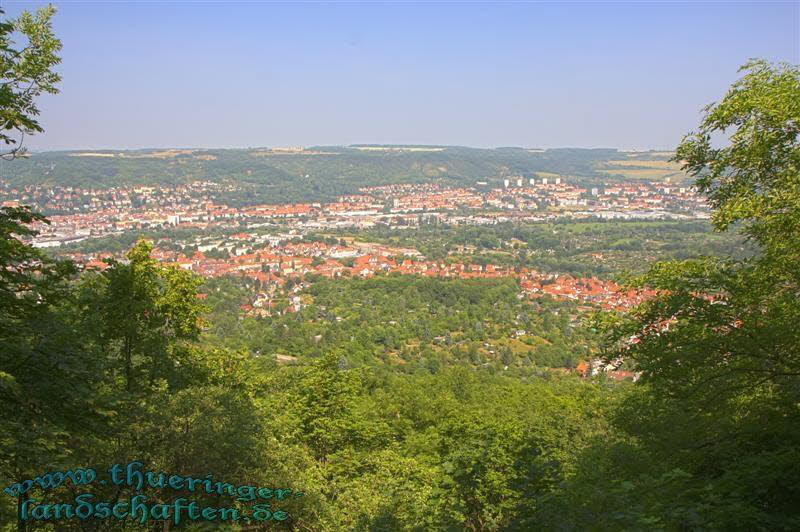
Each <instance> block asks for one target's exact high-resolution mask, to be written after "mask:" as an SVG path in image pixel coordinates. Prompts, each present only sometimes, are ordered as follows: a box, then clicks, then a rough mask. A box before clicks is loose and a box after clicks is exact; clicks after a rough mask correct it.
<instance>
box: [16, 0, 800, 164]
mask: <svg viewBox="0 0 800 532" xmlns="http://www.w3.org/2000/svg"><path fill="white" fill-rule="evenodd" d="M54 3H55V5H56V6H57V7H58V9H59V12H58V14H57V15H56V18H55V23H54V26H55V30H56V32H57V34H58V35H59V37H60V38H61V40H62V41H63V43H64V50H63V53H62V57H63V62H62V64H61V65H60V66H59V70H60V72H61V73H62V75H63V78H64V79H63V82H62V84H61V94H58V95H56V96H46V97H43V98H42V100H41V108H42V115H41V121H42V124H43V125H44V126H45V129H46V132H45V133H44V134H42V135H40V136H38V137H36V138H32V139H30V141H29V144H28V145H29V146H30V147H31V148H33V149H71V148H138V147H248V146H296V145H306V146H308V145H319V144H328V145H331V144H337V145H338V144H351V143H387V144H404V143H415V144H450V145H467V146H480V147H492V146H525V147H556V146H582V147H619V148H659V149H661V148H672V147H674V146H675V145H676V144H677V143H678V141H679V140H680V138H681V136H682V135H683V134H684V133H686V132H687V131H688V130H690V129H691V128H693V127H694V126H696V124H697V123H698V122H699V119H700V111H701V109H702V107H703V106H704V105H705V104H707V103H710V102H712V101H715V100H718V99H719V98H720V97H721V96H722V95H723V94H724V92H725V90H726V88H727V87H728V86H729V85H730V83H731V82H732V81H734V80H735V79H736V77H737V68H738V67H739V66H740V65H741V64H742V63H743V62H745V61H746V60H747V59H748V58H750V57H762V58H766V59H769V60H772V61H789V62H793V63H798V62H800V58H799V57H798V54H799V53H800V51H799V50H798V49H799V48H800V42H799V41H798V32H800V11H799V10H798V3H797V2H755V3H748V2H591V3H584V2H562V3H547V2H541V3H539V2H527V3H492V4H488V3H486V4H484V3H474V2H473V3H455V2H449V3H410V2H405V3H401V2H395V3H367V2H359V3H355V2H352V3H295V4H280V3H267V2H262V3H256V2H249V3H236V2H225V3H213V2H126V3H101V2H54ZM2 5H3V6H4V8H5V10H6V14H7V15H10V16H13V15H15V14H16V13H18V12H19V11H20V10H21V9H32V8H35V7H36V6H37V5H43V3H23V2H4V3H3V4H2Z"/></svg>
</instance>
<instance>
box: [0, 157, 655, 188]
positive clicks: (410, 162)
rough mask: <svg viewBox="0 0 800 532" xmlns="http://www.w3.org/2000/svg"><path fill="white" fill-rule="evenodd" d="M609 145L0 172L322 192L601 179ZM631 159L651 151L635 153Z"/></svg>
mask: <svg viewBox="0 0 800 532" xmlns="http://www.w3.org/2000/svg"><path fill="white" fill-rule="evenodd" d="M627 158H628V155H627V154H625V153H621V152H618V151H617V150H616V149H571V148H560V149H549V150H532V149H524V148H498V149H476V148H464V147H444V146H443V147H438V146H402V147H401V146H372V145H359V146H350V147H309V148H283V149H282V148H273V149H268V148H254V149H228V150H218V149H215V150H190V149H187V150H183V149H163V150H162V149H159V150H156V149H153V150H136V151H111V150H95V151H92V150H84V151H71V152H44V153H34V154H31V155H30V156H29V157H27V158H25V159H21V160H16V161H14V162H13V163H9V162H6V161H2V162H0V180H2V181H5V182H7V183H8V184H10V185H13V186H20V185H28V184H45V185H60V186H77V187H83V188H87V187H89V188H107V187H112V186H120V185H130V184H137V185H141V184H177V183H182V182H187V181H194V180H211V181H221V180H228V179H230V180H233V181H235V182H237V183H240V184H243V185H245V186H247V185H251V186H252V188H254V189H256V190H261V191H262V192H263V189H265V188H268V189H270V195H271V196H274V198H275V200H276V201H299V200H312V199H313V200H325V199H329V198H332V197H334V196H336V195H338V194H346V193H352V192H356V191H357V189H358V187H361V186H369V185H381V184H389V183H400V182H420V181H438V182H440V183H442V184H443V185H466V186H473V185H475V184H476V182H477V181H487V182H488V183H489V184H495V185H496V184H498V183H500V182H501V181H502V179H504V178H508V177H523V178H532V177H534V178H535V177H537V176H542V177H546V176H547V175H548V174H557V175H564V176H571V177H573V179H574V180H577V181H582V182H584V183H587V184H588V183H590V182H597V181H601V180H603V179H608V177H609V173H608V172H602V171H600V170H599V169H598V168H599V167H601V166H602V165H604V164H605V163H607V162H608V161H611V160H613V159H627ZM636 158H637V159H642V160H645V159H650V158H652V156H648V154H646V153H645V154H641V155H637V156H636Z"/></svg>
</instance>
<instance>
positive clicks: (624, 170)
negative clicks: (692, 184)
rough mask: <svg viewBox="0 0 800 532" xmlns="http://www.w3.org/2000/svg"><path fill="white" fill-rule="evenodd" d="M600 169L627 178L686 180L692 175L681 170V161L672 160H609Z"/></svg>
mask: <svg viewBox="0 0 800 532" xmlns="http://www.w3.org/2000/svg"><path fill="white" fill-rule="evenodd" d="M598 170H600V171H601V172H604V173H606V174H609V175H621V176H624V177H625V178H627V179H646V180H653V181H663V180H666V179H669V180H670V181H672V182H678V183H680V182H684V181H687V180H689V179H691V177H690V176H689V175H688V174H686V173H685V172H683V171H682V170H681V165H680V163H677V162H672V161H631V160H621V161H608V162H606V163H601V164H599V165H598Z"/></svg>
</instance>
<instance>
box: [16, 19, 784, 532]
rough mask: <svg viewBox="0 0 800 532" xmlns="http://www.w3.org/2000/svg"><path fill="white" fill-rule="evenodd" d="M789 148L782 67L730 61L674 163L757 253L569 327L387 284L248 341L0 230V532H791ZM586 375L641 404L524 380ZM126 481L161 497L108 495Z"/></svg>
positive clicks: (599, 388) (34, 73) (679, 268)
mask: <svg viewBox="0 0 800 532" xmlns="http://www.w3.org/2000/svg"><path fill="white" fill-rule="evenodd" d="M52 13H53V10H52V8H46V9H43V10H40V11H39V12H38V13H37V14H36V15H30V14H25V15H23V16H22V17H21V18H20V19H19V20H15V21H12V22H11V23H6V24H2V25H0V36H5V35H7V34H8V33H9V32H11V31H14V30H17V31H21V32H22V33H23V34H25V35H27V36H28V37H29V39H30V42H31V43H32V44H31V46H30V47H29V48H27V49H26V50H25V51H24V52H19V53H18V52H17V51H16V50H13V49H12V48H11V44H10V43H9V42H8V41H7V40H5V39H0V48H2V50H0V51H2V53H0V58H1V59H2V61H4V62H5V65H6V66H7V67H9V68H7V69H6V70H5V72H7V74H6V75H7V76H12V79H11V80H10V82H9V83H8V84H7V85H4V88H3V90H2V91H0V103H2V105H3V109H4V111H7V112H6V113H5V114H4V115H3V119H4V120H5V124H6V129H5V130H4V131H6V132H9V131H10V132H13V131H24V132H27V133H30V132H37V131H40V130H41V129H42V128H41V126H39V124H38V123H37V122H36V120H35V117H36V116H37V114H38V109H36V107H35V105H34V104H33V97H35V96H37V95H38V94H40V93H42V92H54V89H53V84H54V83H56V82H57V81H58V79H57V77H53V76H52V72H51V70H50V69H51V68H52V66H53V65H55V64H56V63H57V57H56V56H55V55H54V54H55V53H56V52H57V51H58V49H59V47H60V43H58V41H57V40H56V39H55V37H54V36H53V35H52V31H51V28H50V24H49V20H50V17H51V16H52ZM26 54H28V55H26ZM26 58H27V59H26ZM11 67H13V68H11ZM9 72H10V74H8V73H9ZM798 123H800V68H798V67H794V66H790V65H771V64H768V63H766V62H763V61H753V62H751V63H748V64H747V65H746V66H745V67H744V74H743V76H742V77H741V79H740V80H738V81H737V82H736V83H735V84H734V86H733V87H732V88H731V90H730V91H729V92H728V94H727V95H725V97H724V98H723V99H722V100H721V101H720V102H719V103H717V104H715V105H712V106H710V107H709V108H707V110H706V115H705V117H704V119H703V121H702V122H701V124H700V126H699V129H698V131H697V132H694V133H692V134H690V135H689V136H687V137H686V138H685V139H684V141H683V142H682V143H681V145H680V146H679V147H678V150H677V158H678V159H679V160H682V161H685V164H686V169H687V170H688V171H689V172H690V173H691V174H692V175H693V176H694V177H695V178H696V183H697V186H698V188H699V190H700V191H701V192H702V193H704V194H706V195H707V196H708V199H709V202H710V203H711V205H712V207H713V217H712V220H711V222H712V224H713V227H714V229H715V230H716V231H719V232H725V231H740V232H741V234H742V235H744V236H745V237H746V238H747V239H749V241H750V244H751V245H752V246H753V247H752V250H751V253H747V254H746V255H740V254H739V251H741V250H738V249H735V250H732V251H736V252H735V253H732V254H731V255H729V256H725V257H710V256H709V257H699V258H691V259H685V260H678V259H674V260H668V261H663V262H655V263H653V264H651V265H650V267H649V268H648V269H647V271H646V272H644V273H642V274H641V275H639V276H637V277H635V278H633V279H631V281H630V283H631V287H633V288H645V287H647V288H649V289H655V290H656V293H657V295H656V296H655V297H653V298H651V299H649V300H647V301H646V302H645V303H643V304H641V305H640V306H638V307H636V308H635V309H633V310H632V311H629V312H627V313H613V312H607V313H601V314H596V315H594V316H593V318H592V319H591V320H589V321H588V322H587V323H583V324H580V325H578V324H577V323H573V321H572V319H571V314H572V307H570V305H568V304H560V303H555V302H552V301H546V300H543V301H540V302H537V304H535V305H531V306H527V305H528V304H527V303H523V302H521V301H519V300H517V298H516V297H515V296H514V293H515V292H514V290H513V286H512V284H513V283H512V282H511V281H507V280H479V281H478V280H476V281H455V280H440V279H421V278H416V277H405V278H397V277H391V276H388V277H378V278H375V279H368V280H358V279H345V280H338V281H322V280H320V281H319V282H317V283H314V284H313V285H312V286H310V287H308V288H307V289H305V290H304V291H301V292H299V293H297V294H296V297H298V298H305V303H306V306H305V307H304V308H303V309H302V310H301V311H300V312H297V313H290V314H281V315H278V316H276V317H274V318H273V317H270V318H268V319H250V318H245V317H244V316H242V315H240V314H239V313H238V311H237V308H236V307H237V305H238V303H237V298H236V290H237V287H236V286H226V285H225V282H226V281H225V280H221V281H215V282H208V283H204V281H203V280H202V279H200V278H199V277H196V276H195V275H193V274H192V273H191V272H188V271H185V270H181V269H176V268H170V267H166V266H164V265H162V264H160V263H159V262H157V261H156V260H155V259H153V258H152V257H151V251H152V245H151V244H150V243H148V242H147V241H146V240H139V241H137V242H136V243H135V244H134V245H133V246H132V247H131V248H130V250H129V251H128V253H127V256H126V259H125V260H120V261H114V260H111V261H109V265H108V266H109V267H108V268H106V269H104V270H102V271H87V272H82V273H79V272H78V271H77V268H76V267H75V265H74V264H73V263H71V262H69V261H62V260H55V259H53V258H50V257H48V256H46V255H44V254H43V253H42V252H41V251H39V250H38V249H36V248H34V247H32V246H31V245H29V244H28V243H27V237H30V236H31V234H32V230H31V229H30V227H29V226H30V224H31V223H33V222H37V221H44V218H43V216H42V215H40V214H38V213H35V212H32V211H31V210H30V209H28V208H26V207H2V208H0V236H2V238H0V398H2V401H0V485H2V487H3V494H2V496H0V527H2V529H3V530H9V531H10V530H15V529H16V530H19V531H26V530H84V531H99V530H169V529H170V528H176V529H182V530H207V529H209V528H220V529H227V530H270V529H272V530H309V531H318V530H332V531H339V530H369V531H394V530H454V531H455V530H474V531H490V530H525V531H527V530H670V531H672V530H674V531H683V530H720V531H728V530H741V531H751V530H786V531H790V530H797V529H799V528H800V505H798V501H800V482H798V480H800V430H798V428H799V427H800V410H798V404H800V380H799V379H800V330H799V329H798V327H797V323H798V320H800V297H798V294H800V186H799V184H800V181H798V176H800V142H799V141H798V135H800V128H798ZM726 131H727V133H728V134H729V135H730V137H729V143H728V144H727V145H725V146H724V147H718V146H714V145H712V144H711V138H712V136H714V135H717V134H719V133H721V132H726ZM0 140H2V141H4V142H5V143H6V145H7V146H8V147H10V149H11V151H10V153H8V154H7V155H10V156H11V157H12V158H13V157H15V156H18V155H19V154H20V151H19V148H20V145H19V144H17V143H16V141H15V140H14V139H13V138H11V137H10V136H9V135H7V134H6V133H3V134H0ZM31 161H33V159H31ZM18 162H20V161H12V162H11V163H9V164H12V165H13V164H16V163H18ZM23 162H24V161H23ZM662 229H663V228H662ZM504 230H505V228H499V229H498V231H504ZM587 230H589V229H587ZM591 230H593V231H594V230H597V229H594V228H593V229H591ZM659 230H661V229H659ZM389 236H391V235H389ZM519 236H521V237H522V238H520V240H521V241H523V242H526V243H531V242H533V240H531V239H535V238H539V236H536V235H525V234H522V235H519ZM569 238H570V239H572V238H577V237H576V236H575V235H574V234H571V235H570V237H569ZM553 245H558V244H556V243H554V244H553ZM573 325H575V326H574V327H573ZM517 329H524V330H525V331H526V332H525V333H524V334H523V335H521V336H520V337H521V338H526V339H527V340H528V342H527V343H526V342H525V341H520V342H518V343H515V344H512V343H510V342H509V341H508V340H509V338H510V337H511V336H514V332H515V331H516V330H517ZM487 345H489V346H496V347H497V349H492V350H493V351H495V352H494V353H492V352H490V351H487V349H486V347H487ZM543 346H548V347H546V348H544V347H543ZM593 350H596V351H597V354H598V355H600V356H602V357H603V359H604V360H606V361H608V362H612V361H616V360H620V359H623V360H624V363H625V364H626V366H627V367H629V368H631V369H633V370H635V371H636V372H638V373H639V374H640V375H641V378H640V379H639V380H638V381H637V382H635V383H633V382H622V383H612V382H609V381H607V380H606V379H604V378H603V377H602V376H601V377H598V378H589V379H581V378H579V377H578V376H577V375H575V374H574V373H571V372H563V373H562V374H559V373H557V372H555V373H553V372H547V373H542V372H539V371H537V368H538V367H540V366H548V365H563V366H566V367H569V366H570V365H571V364H573V363H574V362H575V361H577V360H578V359H580V358H583V357H585V356H587V355H588V353H590V352H592V351H593ZM276 354H277V355H283V356H284V357H287V356H289V357H292V358H293V359H294V360H293V361H292V362H293V363H286V364H278V363H277V357H275V356H273V355H276ZM284 360H286V359H284ZM506 367H508V368H509V369H508V370H507V369H506ZM131 463H135V464H138V466H137V467H142V468H143V469H146V470H148V471H151V472H166V473H165V474H164V475H161V476H159V475H157V474H156V475H147V477H146V478H145V476H144V475H143V476H141V477H140V481H141V485H136V484H130V483H124V482H122V481H118V480H119V479H118V475H117V473H118V472H119V470H118V469H117V467H118V466H120V465H125V464H131ZM78 468H80V469H82V474H78V473H76V470H77V469H78ZM86 468H92V469H91V471H94V472H96V473H97V476H96V477H94V476H92V475H89V474H88V473H87V469H86ZM127 471H130V470H129V469H128V470H127ZM115 472H116V473H115ZM167 476H168V478H169V480H168V484H167V480H165V478H166V477H167ZM187 478H191V479H192V480H191V481H187V480H186V479H187ZM84 481H85V482H84ZM214 482H215V483H214ZM198 485H200V486H204V488H198V487H197V486H198ZM234 485H235V486H238V488H237V489H235V490H234ZM256 487H259V489H256ZM242 488H245V489H242ZM256 493H257V496H256ZM137 497H138V499H137ZM142 497H143V498H142ZM178 498H180V499H178ZM137 500H138V502H136V501H137ZM181 500H182V501H183V502H184V503H186V504H188V501H189V500H191V501H192V503H191V504H199V505H201V506H202V507H204V510H203V512H202V516H201V515H200V514H199V513H195V514H194V516H192V513H191V511H190V512H189V513H188V515H189V517H188V518H187V519H185V520H184V521H182V522H179V521H178V520H177V519H174V518H173V516H172V515H171V514H170V510H171V509H173V508H177V507H178V505H177V502H176V501H178V502H179V501H181ZM142 501H146V503H147V505H148V508H149V510H148V509H143V506H142V504H143V503H142ZM211 507H216V508H219V507H225V508H227V510H225V511H224V512H217V510H213V508H212V511H211V512H207V510H208V509H209V508H211ZM112 508H113V510H112ZM118 511H121V512H123V513H118ZM112 512H113V515H112ZM184 516H186V514H184ZM226 517H227V519H225V518H226Z"/></svg>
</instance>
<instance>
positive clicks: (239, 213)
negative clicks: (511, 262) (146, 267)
mask: <svg viewBox="0 0 800 532" xmlns="http://www.w3.org/2000/svg"><path fill="white" fill-rule="evenodd" d="M516 185H518V186H514V185H513V184H511V183H509V182H508V180H506V183H505V184H504V186H503V187H502V188H493V189H489V188H488V187H484V188H481V187H478V188H468V187H441V186H439V185H437V184H431V183H426V184H396V185H385V186H381V187H365V188H362V189H360V191H359V192H360V193H359V194H351V195H345V196H341V197H339V198H337V201H334V202H329V203H293V204H288V203H287V204H269V205H251V206H246V207H233V206H230V205H226V204H224V203H221V202H220V201H219V198H224V197H225V194H227V193H229V192H231V191H232V190H235V186H234V185H230V184H226V185H222V184H218V183H211V182H200V181H198V182H194V183H188V184H185V185H176V186H172V187H156V186H138V187H129V188H111V189H102V190H95V189H79V188H74V187H42V186H29V187H24V188H20V189H17V188H10V187H7V186H6V188H5V189H3V190H2V191H1V192H2V194H0V196H2V198H3V201H2V205H3V206H14V205H20V204H34V205H36V206H37V208H39V209H45V210H46V211H47V212H49V213H50V215H49V219H50V224H49V225H45V224H40V225H39V226H37V227H36V229H37V230H38V231H39V232H40V234H39V235H38V236H37V237H36V238H35V239H34V240H33V243H34V245H36V246H37V247H58V246H61V245H64V244H69V243H72V242H79V241H81V240H85V239H88V238H98V237H103V236H109V235H118V234H122V233H124V232H126V231H135V230H147V229H165V230H168V229H170V228H181V229H197V230H204V231H206V230H211V229H214V228H222V229H230V228H236V227H243V228H253V227H258V226H260V225H265V224H269V225H284V226H287V227H291V228H296V229H300V230H319V229H337V228H346V227H353V228H367V227H373V226H375V225H379V224H381V225H386V226H390V227H408V226H412V225H416V224H418V223H420V222H421V221H423V220H425V219H426V217H427V218H428V219H430V221H432V220H433V219H435V220H436V221H438V222H441V223H453V224H494V223H501V222H504V221H511V220H516V221H540V220H548V219H554V218H558V217H562V216H568V217H579V218H580V217H588V216H599V217H606V218H666V217H672V218H702V217H707V208H706V204H705V202H704V199H703V197H702V196H699V195H697V194H695V192H694V190H692V189H691V188H686V187H676V186H671V185H670V184H668V183H637V184H618V183H610V184H607V185H605V186H603V187H598V188H591V189H586V188H580V187H576V186H574V185H571V184H568V183H566V182H565V181H563V180H562V179H561V178H551V181H548V179H547V178H542V179H539V180H537V179H529V180H525V182H523V180H522V179H521V178H518V179H516Z"/></svg>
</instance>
